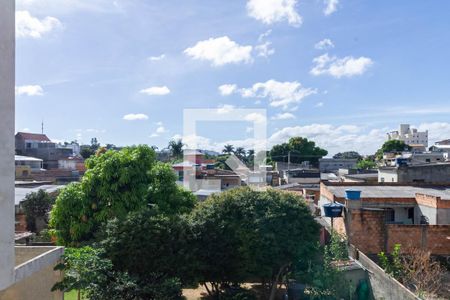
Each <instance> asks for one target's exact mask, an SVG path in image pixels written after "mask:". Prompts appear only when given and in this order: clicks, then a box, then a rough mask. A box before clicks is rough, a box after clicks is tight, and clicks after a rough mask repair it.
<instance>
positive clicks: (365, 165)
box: [356, 158, 377, 170]
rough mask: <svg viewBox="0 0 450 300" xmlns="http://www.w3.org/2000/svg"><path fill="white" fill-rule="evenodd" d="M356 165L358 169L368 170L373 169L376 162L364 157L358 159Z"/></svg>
mask: <svg viewBox="0 0 450 300" xmlns="http://www.w3.org/2000/svg"><path fill="white" fill-rule="evenodd" d="M356 167H357V168H358V169H360V170H370V169H375V168H376V167H377V164H376V162H375V161H373V160H371V159H368V158H365V159H363V160H360V161H358V163H357V164H356Z"/></svg>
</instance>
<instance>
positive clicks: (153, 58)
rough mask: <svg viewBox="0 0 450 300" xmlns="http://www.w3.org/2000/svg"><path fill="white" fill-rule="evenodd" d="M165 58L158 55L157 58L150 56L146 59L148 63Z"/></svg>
mask: <svg viewBox="0 0 450 300" xmlns="http://www.w3.org/2000/svg"><path fill="white" fill-rule="evenodd" d="M165 57H166V55H165V54H161V55H158V56H150V57H149V58H148V60H150V61H158V60H163V59H164V58H165Z"/></svg>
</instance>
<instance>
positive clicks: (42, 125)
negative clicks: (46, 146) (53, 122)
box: [41, 119, 44, 134]
mask: <svg viewBox="0 0 450 300" xmlns="http://www.w3.org/2000/svg"><path fill="white" fill-rule="evenodd" d="M41 133H42V134H44V119H42V123H41Z"/></svg>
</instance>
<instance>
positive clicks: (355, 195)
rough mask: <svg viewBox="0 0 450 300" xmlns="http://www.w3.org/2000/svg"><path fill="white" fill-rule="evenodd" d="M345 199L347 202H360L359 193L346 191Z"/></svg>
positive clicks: (351, 190) (358, 191)
mask: <svg viewBox="0 0 450 300" xmlns="http://www.w3.org/2000/svg"><path fill="white" fill-rule="evenodd" d="M345 199H347V200H360V199H361V191H360V190H354V189H348V190H345Z"/></svg>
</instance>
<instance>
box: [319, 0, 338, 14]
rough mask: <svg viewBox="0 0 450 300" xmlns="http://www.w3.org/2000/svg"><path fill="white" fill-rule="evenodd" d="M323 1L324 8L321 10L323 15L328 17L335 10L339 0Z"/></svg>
mask: <svg viewBox="0 0 450 300" xmlns="http://www.w3.org/2000/svg"><path fill="white" fill-rule="evenodd" d="M324 1H325V8H324V10H323V13H324V14H325V16H329V15H331V14H332V13H334V12H335V11H336V10H337V6H338V4H339V0H324Z"/></svg>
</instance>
